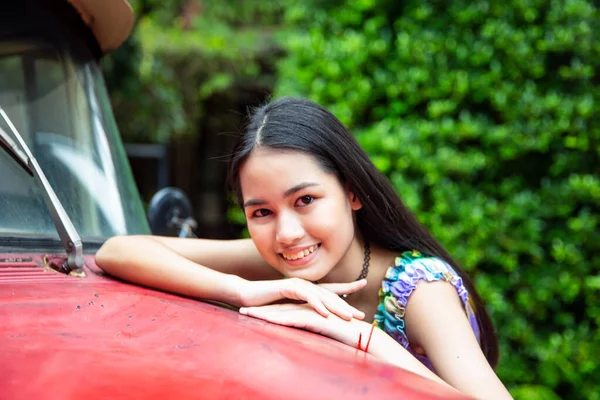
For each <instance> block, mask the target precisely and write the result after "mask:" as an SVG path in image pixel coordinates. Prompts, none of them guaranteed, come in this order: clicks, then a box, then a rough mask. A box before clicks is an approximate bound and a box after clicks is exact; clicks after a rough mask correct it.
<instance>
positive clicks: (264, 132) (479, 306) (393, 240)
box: [229, 97, 499, 368]
mask: <svg viewBox="0 0 600 400" xmlns="http://www.w3.org/2000/svg"><path fill="white" fill-rule="evenodd" d="M257 147H264V148H269V149H275V150H282V151H298V152H302V153H305V154H309V155H311V156H313V157H315V158H316V160H317V161H318V163H319V165H320V166H321V168H323V170H324V171H326V172H330V173H333V174H335V175H337V176H338V178H339V180H340V182H341V183H342V184H347V185H349V187H350V188H351V190H352V192H353V193H354V194H355V195H356V196H358V198H359V200H360V201H361V203H362V208H360V209H359V210H358V211H357V212H356V223H357V226H358V229H359V230H360V232H361V234H362V235H363V237H364V238H365V239H366V240H368V241H370V242H371V243H373V244H376V245H378V246H380V247H383V248H385V249H388V250H392V251H397V252H403V251H407V250H418V251H419V252H421V253H422V254H425V255H428V256H435V257H439V258H441V259H443V260H444V261H446V262H447V263H448V264H450V265H451V266H452V268H453V269H454V270H455V271H456V272H457V273H458V275H459V276H460V277H461V278H462V280H463V282H464V284H465V286H466V288H467V290H468V291H469V295H470V296H471V298H472V302H473V305H474V307H475V313H476V316H477V322H478V324H479V329H480V332H481V349H482V351H483V353H484V354H485V356H486V358H487V360H488V362H489V363H490V365H491V366H492V367H494V368H495V367H496V365H497V363H498V357H499V355H498V339H497V337H496V334H495V332H494V326H493V324H492V320H491V318H490V316H489V314H488V313H487V311H486V309H485V307H484V304H483V302H482V300H481V298H480V297H479V295H478V294H477V291H476V290H475V287H474V285H473V283H472V282H471V279H470V278H469V276H468V275H467V274H466V273H465V272H464V270H463V269H462V268H460V266H459V265H458V264H457V263H456V262H455V261H454V260H453V259H452V257H450V254H448V252H447V251H446V250H445V249H444V248H443V247H442V246H441V245H440V244H439V243H438V242H437V241H436V240H435V239H434V238H433V236H432V235H431V234H430V233H429V232H428V231H427V229H425V227H423V225H421V224H420V223H419V222H418V221H417V219H416V218H415V216H414V215H413V214H412V213H411V212H410V211H409V210H408V208H407V207H406V206H405V205H404V203H403V202H402V200H401V199H400V197H399V196H398V194H397V193H396V191H395V190H394V188H393V187H392V185H391V184H390V182H389V181H388V179H387V178H386V177H385V176H384V175H383V174H382V173H381V172H379V170H377V168H376V167H375V165H373V163H372V162H371V160H370V159H369V157H368V155H367V154H366V153H365V151H364V150H363V149H362V148H361V147H360V145H359V144H358V142H357V141H356V139H355V138H354V137H353V136H352V134H350V132H349V131H348V129H346V127H344V125H343V124H342V123H341V122H340V121H339V120H338V119H337V118H336V117H335V116H334V115H333V114H332V113H330V112H329V111H328V110H326V109H325V108H324V107H321V106H320V105H318V104H316V103H313V102H311V101H309V100H305V99H297V98H290V97H286V98H281V99H279V100H275V101H273V102H271V103H268V104H265V105H263V106H262V107H259V108H257V109H255V110H254V112H253V113H252V115H251V116H250V120H249V123H248V126H247V128H246V131H245V134H244V135H243V136H242V137H241V138H240V140H239V142H238V144H237V145H236V147H235V149H234V151H233V153H232V155H231V158H230V165H229V178H230V183H231V185H232V188H233V190H234V193H235V194H236V196H237V200H238V202H239V203H240V204H241V203H242V201H243V200H242V195H241V188H240V179H239V178H240V176H239V174H240V168H241V167H242V165H243V164H244V162H245V161H246V159H247V158H248V157H249V156H250V154H251V153H252V150H253V149H255V148H257Z"/></svg>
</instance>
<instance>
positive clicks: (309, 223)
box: [240, 148, 362, 281]
mask: <svg viewBox="0 0 600 400" xmlns="http://www.w3.org/2000/svg"><path fill="white" fill-rule="evenodd" d="M240 183H241V190H242V197H243V199H244V212H245V214H246V218H247V221H248V230H249V232H250V236H251V237H252V240H253V242H254V244H255V246H256V248H257V249H258V251H259V252H260V254H261V256H262V257H263V258H264V259H265V261H267V262H268V263H269V264H270V265H271V266H273V267H274V268H275V269H277V270H278V271H279V272H281V273H282V274H283V275H285V276H288V277H298V278H302V279H306V280H311V281H314V280H319V279H321V278H323V277H324V276H326V275H327V274H328V273H329V272H330V271H331V270H332V269H334V268H335V267H336V266H338V265H340V267H341V266H342V264H344V263H345V260H344V259H345V257H348V256H349V255H350V253H353V254H352V258H354V259H355V258H356V257H358V260H359V261H358V262H359V263H362V248H361V247H360V246H359V245H358V244H357V239H356V238H355V235H354V232H355V227H354V218H353V213H354V211H355V210H358V209H359V208H360V207H361V204H360V201H359V200H358V199H357V198H356V197H355V196H354V194H353V193H351V192H350V191H348V190H346V189H345V188H344V187H343V186H342V185H341V184H340V182H339V180H338V179H337V177H336V176H335V175H334V174H331V173H327V172H324V171H323V170H322V169H321V167H320V166H319V165H318V163H317V161H316V159H315V158H313V157H312V156H310V155H307V154H305V153H301V152H281V151H277V152H275V151H272V150H268V149H260V148H259V149H256V150H254V151H253V152H252V154H251V155H250V157H249V158H248V159H247V160H246V162H245V163H244V165H243V166H242V168H241V170H240ZM350 249H352V251H349V250H350ZM354 253H356V254H354ZM354 261H355V263H356V260H354Z"/></svg>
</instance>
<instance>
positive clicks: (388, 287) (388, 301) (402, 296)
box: [374, 250, 480, 371]
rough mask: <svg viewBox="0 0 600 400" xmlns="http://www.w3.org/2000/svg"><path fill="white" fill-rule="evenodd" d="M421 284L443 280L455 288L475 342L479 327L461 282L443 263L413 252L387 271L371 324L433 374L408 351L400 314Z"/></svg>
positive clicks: (424, 361) (405, 253)
mask: <svg viewBox="0 0 600 400" xmlns="http://www.w3.org/2000/svg"><path fill="white" fill-rule="evenodd" d="M421 280H425V281H427V282H434V281H439V280H444V281H446V282H450V283H451V284H452V285H453V286H454V287H455V288H456V291H457V293H458V296H459V297H460V299H461V301H462V303H463V305H464V307H465V311H466V313H467V317H468V318H469V322H470V324H471V327H472V328H473V332H474V333H475V336H476V337H477V341H479V340H480V333H479V325H478V324H477V319H476V317H475V312H474V307H473V304H472V302H471V301H470V300H469V293H468V292H467V289H466V288H465V287H464V285H463V281H462V279H461V278H460V277H459V276H458V274H457V273H456V272H455V271H454V270H453V269H452V267H451V266H450V265H448V264H447V263H446V262H445V261H443V260H441V259H439V258H437V257H427V256H423V255H422V254H421V253H419V252H418V251H416V250H413V251H406V252H404V253H402V254H401V255H400V257H396V261H395V266H393V267H390V268H389V269H388V270H387V272H386V275H385V279H384V280H383V282H382V284H381V289H380V290H379V306H378V307H377V313H376V314H375V318H374V323H375V324H376V325H377V326H378V327H379V328H381V329H383V330H384V331H385V332H386V333H387V334H389V335H390V336H391V337H393V338H394V339H395V340H396V341H397V342H398V343H400V344H401V345H402V346H404V347H405V348H406V349H407V350H408V351H409V352H410V353H411V354H413V355H414V356H415V357H416V358H417V359H418V360H420V361H421V362H422V363H423V364H425V366H427V367H428V368H429V369H430V370H432V371H433V366H432V365H431V362H430V361H429V359H428V358H427V357H426V356H423V355H420V354H416V353H415V351H414V349H412V348H411V346H410V343H409V342H408V337H407V336H406V332H405V326H404V313H405V310H406V304H407V302H408V298H409V297H410V295H411V293H412V292H413V290H415V288H416V286H417V282H419V281H421Z"/></svg>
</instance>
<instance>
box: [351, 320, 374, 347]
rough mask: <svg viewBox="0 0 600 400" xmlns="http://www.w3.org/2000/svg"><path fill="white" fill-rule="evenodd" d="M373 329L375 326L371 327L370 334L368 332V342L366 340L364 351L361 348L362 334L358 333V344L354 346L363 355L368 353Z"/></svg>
mask: <svg viewBox="0 0 600 400" xmlns="http://www.w3.org/2000/svg"><path fill="white" fill-rule="evenodd" d="M373 329H375V324H372V325H371V332H369V340H367V346H366V347H365V348H364V349H363V348H362V332H359V334H358V344H357V346H356V348H357V349H358V350H363V351H364V352H365V353H367V352H368V351H369V344H371V337H372V336H373Z"/></svg>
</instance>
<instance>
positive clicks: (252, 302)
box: [239, 278, 367, 329]
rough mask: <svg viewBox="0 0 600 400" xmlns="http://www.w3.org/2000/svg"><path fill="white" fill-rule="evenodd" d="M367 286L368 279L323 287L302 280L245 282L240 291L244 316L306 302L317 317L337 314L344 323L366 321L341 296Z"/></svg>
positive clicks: (358, 311)
mask: <svg viewBox="0 0 600 400" xmlns="http://www.w3.org/2000/svg"><path fill="white" fill-rule="evenodd" d="M366 284H367V281H366V280H365V279H361V280H359V281H356V282H351V283H329V284H320V285H316V284H314V283H312V282H309V281H305V280H303V279H299V278H290V279H279V280H273V281H244V283H243V284H242V285H241V287H240V290H239V294H240V304H241V305H242V309H241V310H240V312H242V313H244V312H245V311H246V310H247V309H248V307H259V306H264V305H267V304H271V303H273V302H275V301H278V300H282V299H290V300H300V301H305V302H306V303H308V305H310V308H312V309H314V310H315V311H317V313H318V314H317V315H319V316H322V317H328V316H329V315H331V314H335V315H337V316H339V317H340V318H342V319H344V320H351V319H352V318H356V319H362V318H364V317H365V314H364V313H363V312H362V311H360V310H358V309H356V308H354V307H352V306H351V305H349V304H348V303H346V301H344V300H343V299H342V298H340V297H339V295H341V294H349V293H354V292H356V291H358V290H360V289H362V288H363V287H365V285H366ZM258 318H260V317H258ZM283 325H285V324H283ZM305 329H306V328H305Z"/></svg>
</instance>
